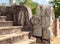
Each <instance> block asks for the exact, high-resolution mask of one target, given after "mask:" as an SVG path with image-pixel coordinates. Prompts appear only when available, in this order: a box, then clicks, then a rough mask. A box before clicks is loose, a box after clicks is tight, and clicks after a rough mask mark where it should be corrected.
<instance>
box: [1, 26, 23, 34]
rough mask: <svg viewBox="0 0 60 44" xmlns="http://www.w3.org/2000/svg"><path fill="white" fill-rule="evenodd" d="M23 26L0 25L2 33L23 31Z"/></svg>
mask: <svg viewBox="0 0 60 44" xmlns="http://www.w3.org/2000/svg"><path fill="white" fill-rule="evenodd" d="M22 28H23V27H22V26H11V27H0V35H5V34H11V33H21V30H22Z"/></svg>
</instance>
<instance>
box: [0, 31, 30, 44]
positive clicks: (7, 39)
mask: <svg viewBox="0 0 60 44" xmlns="http://www.w3.org/2000/svg"><path fill="white" fill-rule="evenodd" d="M28 34H29V32H22V33H13V34H7V35H0V44H12V43H13V42H16V41H22V40H25V39H28Z"/></svg>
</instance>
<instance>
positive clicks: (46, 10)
mask: <svg viewBox="0 0 60 44" xmlns="http://www.w3.org/2000/svg"><path fill="white" fill-rule="evenodd" d="M39 10H40V11H39ZM36 12H37V14H36V15H35V16H33V17H32V19H31V22H32V25H33V35H34V36H35V37H37V38H39V39H41V40H42V42H43V43H44V44H50V40H51V39H52V38H53V37H54V36H55V34H56V33H55V15H54V11H53V7H52V6H39V5H37V9H36ZM37 41H38V40H37Z"/></svg>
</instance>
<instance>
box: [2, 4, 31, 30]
mask: <svg viewBox="0 0 60 44" xmlns="http://www.w3.org/2000/svg"><path fill="white" fill-rule="evenodd" d="M1 8H2V7H1ZM1 15H3V16H7V19H6V20H7V21H14V23H13V25H14V26H18V25H19V26H23V27H24V30H28V27H29V30H30V25H31V24H30V21H29V20H30V18H31V17H32V12H31V9H30V8H29V7H27V6H19V5H11V6H4V8H2V10H1ZM28 25H29V26H28Z"/></svg>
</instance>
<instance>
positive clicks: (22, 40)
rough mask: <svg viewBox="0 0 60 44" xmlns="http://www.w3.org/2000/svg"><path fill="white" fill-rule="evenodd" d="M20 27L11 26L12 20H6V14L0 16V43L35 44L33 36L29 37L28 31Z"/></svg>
mask: <svg viewBox="0 0 60 44" xmlns="http://www.w3.org/2000/svg"><path fill="white" fill-rule="evenodd" d="M22 28H23V27H22V26H13V21H6V16H0V44H36V43H35V42H36V39H35V38H32V39H31V38H30V39H29V33H30V32H26V31H22Z"/></svg>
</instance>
